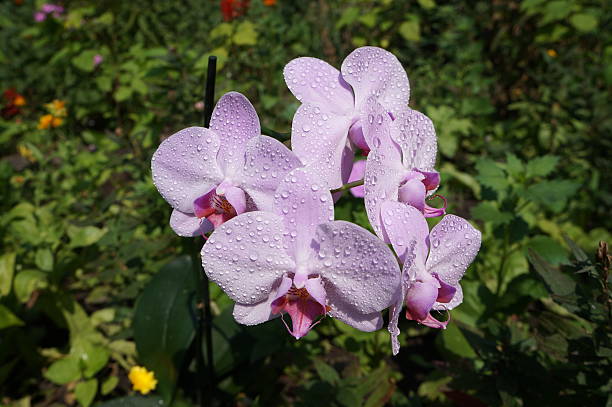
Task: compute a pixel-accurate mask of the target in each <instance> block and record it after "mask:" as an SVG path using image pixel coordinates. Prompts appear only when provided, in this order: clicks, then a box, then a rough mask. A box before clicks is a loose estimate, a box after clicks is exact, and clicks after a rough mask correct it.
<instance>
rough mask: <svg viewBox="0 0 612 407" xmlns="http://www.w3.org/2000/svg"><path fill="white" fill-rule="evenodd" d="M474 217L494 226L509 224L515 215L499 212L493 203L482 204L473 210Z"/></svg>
mask: <svg viewBox="0 0 612 407" xmlns="http://www.w3.org/2000/svg"><path fill="white" fill-rule="evenodd" d="M472 216H473V217H474V218H476V219H480V220H482V221H484V222H491V223H492V224H493V225H503V224H505V223H509V222H510V221H511V220H512V219H513V218H514V215H513V214H511V213H508V212H503V211H501V210H499V209H498V208H497V207H496V206H495V204H494V203H493V202H490V201H485V202H481V203H479V204H478V205H476V206H475V207H473V208H472Z"/></svg>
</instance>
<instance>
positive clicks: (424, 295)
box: [405, 274, 457, 329]
mask: <svg viewBox="0 0 612 407" xmlns="http://www.w3.org/2000/svg"><path fill="white" fill-rule="evenodd" d="M456 292H457V289H456V288H455V287H453V286H451V285H450V284H446V283H445V282H444V281H442V280H441V279H440V278H439V277H438V276H437V275H435V274H432V275H429V276H426V277H425V278H423V279H418V280H417V281H415V282H414V283H413V284H412V285H411V286H410V288H408V292H407V293H406V300H405V302H406V318H407V319H410V320H414V321H417V322H419V323H421V324H423V325H425V326H428V327H430V328H437V329H445V328H446V325H447V324H448V323H449V322H450V318H449V319H447V320H446V321H439V320H437V319H436V318H434V317H433V316H432V315H431V310H432V308H433V306H434V304H435V303H436V302H438V303H443V304H446V303H449V302H450V301H451V300H452V299H453V297H454V296H455V293H456ZM449 316H450V314H449Z"/></svg>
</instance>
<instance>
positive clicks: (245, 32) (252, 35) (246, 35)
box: [232, 21, 257, 45]
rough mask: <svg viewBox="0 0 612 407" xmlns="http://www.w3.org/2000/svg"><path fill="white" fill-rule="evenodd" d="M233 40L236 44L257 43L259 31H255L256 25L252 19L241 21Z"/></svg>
mask: <svg viewBox="0 0 612 407" xmlns="http://www.w3.org/2000/svg"><path fill="white" fill-rule="evenodd" d="M232 41H233V42H234V44H236V45H255V44H257V31H255V25H254V24H253V23H252V22H250V21H243V22H242V23H240V25H239V26H238V28H237V29H236V32H235V33H234V36H233V37H232Z"/></svg>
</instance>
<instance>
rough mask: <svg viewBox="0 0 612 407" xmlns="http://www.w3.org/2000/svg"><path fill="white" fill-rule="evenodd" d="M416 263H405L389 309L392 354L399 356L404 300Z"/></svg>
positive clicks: (388, 328) (414, 272) (388, 327)
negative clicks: (400, 324) (400, 321)
mask: <svg viewBox="0 0 612 407" xmlns="http://www.w3.org/2000/svg"><path fill="white" fill-rule="evenodd" d="M416 269H417V267H416V263H415V262H414V261H409V262H405V263H404V265H403V267H402V275H401V277H400V280H401V281H400V284H399V285H398V287H397V291H396V292H395V296H394V300H393V303H392V304H391V307H390V309H389V325H388V326H387V330H388V331H389V334H390V336H391V352H392V353H393V355H397V354H398V353H399V349H400V343H399V339H398V337H399V334H400V330H399V327H398V325H399V317H400V315H401V313H402V308H403V307H404V298H406V291H407V290H408V287H409V286H410V276H411V275H415V274H416Z"/></svg>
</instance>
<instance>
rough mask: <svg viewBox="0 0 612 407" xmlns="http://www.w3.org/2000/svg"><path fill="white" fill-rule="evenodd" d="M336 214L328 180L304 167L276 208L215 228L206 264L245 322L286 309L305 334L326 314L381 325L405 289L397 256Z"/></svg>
mask: <svg viewBox="0 0 612 407" xmlns="http://www.w3.org/2000/svg"><path fill="white" fill-rule="evenodd" d="M333 216H334V208H333V201H332V196H331V194H330V192H329V191H328V190H327V188H326V185H325V183H324V182H322V180H321V179H320V178H319V177H318V175H317V174H315V173H313V172H311V171H310V170H309V169H305V168H299V169H296V170H294V171H292V172H291V173H289V174H288V175H287V177H286V178H285V179H284V180H283V181H282V182H281V184H280V185H279V187H278V189H277V191H276V195H275V198H274V211H273V212H260V211H257V212H249V213H245V214H242V215H240V216H237V217H236V218H234V219H231V220H230V221H228V222H226V223H224V224H223V225H221V226H220V227H219V228H218V229H216V230H215V231H214V233H213V234H212V235H211V236H210V237H209V239H208V241H207V242H206V244H205V245H204V247H203V248H202V266H203V268H204V270H205V271H206V274H207V275H208V277H209V278H210V279H211V280H212V281H214V282H216V283H217V284H218V285H219V286H220V287H221V288H222V289H223V291H225V293H226V294H227V295H228V296H229V297H230V298H231V299H232V300H233V301H235V302H236V305H235V307H234V318H235V319H236V320H237V321H238V322H239V323H242V324H245V325H255V324H259V323H262V322H265V321H268V320H270V319H272V318H274V317H275V316H278V315H282V314H285V313H287V314H289V316H290V317H291V321H292V327H291V329H289V327H288V326H287V329H288V330H289V332H290V333H291V335H293V336H294V337H295V338H298V339H299V338H301V337H303V336H304V335H306V334H307V333H308V331H309V330H310V329H311V328H312V327H313V326H314V325H315V324H316V323H318V321H317V319H318V318H319V317H321V316H324V315H326V314H329V315H330V316H332V317H334V318H338V319H339V320H340V321H342V322H344V323H346V324H348V325H350V326H352V327H355V328H357V329H359V330H362V331H373V330H376V329H379V328H380V327H381V326H382V317H381V313H380V311H381V310H383V309H385V308H387V307H389V306H390V304H391V303H392V301H393V299H394V298H395V297H397V296H398V295H399V276H400V273H399V268H398V265H397V261H396V259H395V257H394V256H393V253H392V252H391V250H390V249H389V248H388V247H387V246H386V245H385V244H384V243H383V242H382V241H380V240H379V239H378V238H376V236H374V235H372V234H371V233H370V232H368V231H366V230H365V229H363V228H361V227H359V226H357V225H354V224H352V223H349V222H344V221H333Z"/></svg>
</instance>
